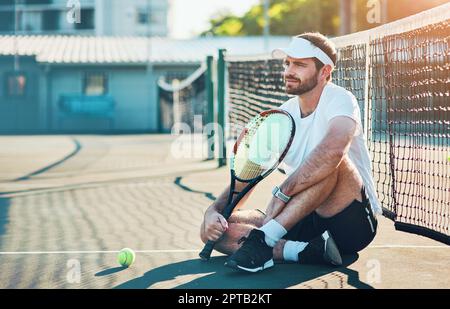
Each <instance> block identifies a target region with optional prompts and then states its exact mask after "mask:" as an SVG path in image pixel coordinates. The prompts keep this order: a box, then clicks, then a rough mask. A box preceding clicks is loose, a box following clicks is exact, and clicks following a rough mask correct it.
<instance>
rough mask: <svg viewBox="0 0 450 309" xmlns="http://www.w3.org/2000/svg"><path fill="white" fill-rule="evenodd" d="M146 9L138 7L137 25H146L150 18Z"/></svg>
mask: <svg viewBox="0 0 450 309" xmlns="http://www.w3.org/2000/svg"><path fill="white" fill-rule="evenodd" d="M149 15H150V14H149V12H148V9H145V8H139V9H137V12H136V18H137V23H138V24H139V25H147V24H148V23H149V20H150V16H149Z"/></svg>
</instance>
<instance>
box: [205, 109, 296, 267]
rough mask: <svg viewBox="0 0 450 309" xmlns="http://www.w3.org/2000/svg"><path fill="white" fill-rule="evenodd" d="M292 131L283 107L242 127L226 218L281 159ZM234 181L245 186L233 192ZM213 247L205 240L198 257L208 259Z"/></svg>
mask: <svg viewBox="0 0 450 309" xmlns="http://www.w3.org/2000/svg"><path fill="white" fill-rule="evenodd" d="M294 134H295V122H294V119H293V118H292V116H291V115H290V114H289V113H288V112H286V111H283V110H268V111H264V112H262V113H261V114H259V115H258V116H256V117H255V118H253V119H252V120H251V121H250V122H249V123H248V124H247V125H246V126H245V128H244V130H243V131H242V133H241V134H240V136H239V138H238V139H237V141H236V143H235V144H234V147H233V153H232V156H231V159H230V170H231V185H230V192H229V194H228V200H227V204H226V206H225V207H224V209H223V211H222V216H223V217H224V218H225V219H226V220H228V218H229V217H230V216H231V214H232V212H233V210H234V208H235V207H236V205H237V204H238V203H239V201H240V200H241V199H242V198H243V197H244V196H245V195H246V194H247V193H248V192H249V191H250V190H251V189H252V188H253V187H254V186H256V185H257V184H258V183H259V182H260V181H261V180H263V179H264V178H266V177H267V176H268V175H269V174H270V173H271V172H273V171H274V170H275V169H276V168H277V166H278V164H280V163H281V161H283V159H284V157H285V156H286V153H287V152H288V150H289V147H290V146H291V143H292V141H293V139H294ZM236 181H240V182H243V183H247V185H246V186H245V187H244V189H243V190H242V191H240V192H237V191H235V186H236ZM235 195H236V196H235ZM214 246H215V242H214V241H210V240H209V241H208V242H207V243H206V244H205V247H204V248H203V250H202V251H201V252H200V254H199V255H200V258H201V259H202V260H205V261H206V260H209V258H210V256H211V252H212V251H213V249H214Z"/></svg>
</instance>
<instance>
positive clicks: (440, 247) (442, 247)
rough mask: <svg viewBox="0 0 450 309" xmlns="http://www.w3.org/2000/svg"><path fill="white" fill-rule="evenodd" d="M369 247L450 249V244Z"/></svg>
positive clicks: (374, 247)
mask: <svg viewBox="0 0 450 309" xmlns="http://www.w3.org/2000/svg"><path fill="white" fill-rule="evenodd" d="M367 248H373V249H384V248H399V249H403V248H413V249H450V246H445V245H442V246H415V245H374V246H368V247H367Z"/></svg>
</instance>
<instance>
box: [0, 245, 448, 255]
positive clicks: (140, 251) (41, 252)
mask: <svg viewBox="0 0 450 309" xmlns="http://www.w3.org/2000/svg"><path fill="white" fill-rule="evenodd" d="M367 248H369V249H385V248H394V249H395V248H398V249H403V248H411V249H450V246H445V245H442V246H415V245H374V246H368V247H367ZM200 250H201V249H179V250H134V252H136V253H197V252H200ZM108 253H119V251H28V252H27V251H22V252H21V251H18V252H0V255H43V254H108Z"/></svg>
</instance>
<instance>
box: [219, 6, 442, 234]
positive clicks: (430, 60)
mask: <svg viewBox="0 0 450 309" xmlns="http://www.w3.org/2000/svg"><path fill="white" fill-rule="evenodd" d="M449 11H450V6H449V5H444V6H442V7H439V8H436V9H433V10H430V11H428V12H425V13H422V14H419V15H417V16H413V17H409V18H407V20H404V21H399V22H395V23H393V24H390V25H385V26H383V27H380V28H378V29H377V28H375V29H372V30H370V31H366V32H363V33H359V34H357V35H351V36H347V37H340V38H335V39H334V41H335V43H336V46H337V51H338V63H337V67H336V70H335V72H334V73H333V82H334V83H336V84H337V85H340V86H342V87H344V88H346V89H347V90H350V91H351V92H352V93H353V94H354V95H355V96H356V98H357V100H358V103H359V106H360V110H361V116H362V120H363V126H364V129H365V134H366V136H367V142H368V147H369V151H370V153H371V160H372V172H373V177H374V181H375V184H376V189H377V194H378V198H379V200H380V202H381V204H382V206H383V210H384V214H385V215H386V216H387V217H389V218H391V219H392V220H394V221H395V222H396V227H397V229H400V230H405V231H410V232H413V233H417V234H421V235H425V236H428V237H431V238H434V239H437V240H439V241H442V242H445V243H450V231H449V227H450V158H449V156H450V100H449V96H450V90H449V89H450V88H449V84H450V77H449V69H450V63H449V49H448V37H449V33H450V31H449V22H450V19H449V18H450V17H449V13H448V12H449ZM419 24H420V25H419ZM387 29H388V30H387ZM227 66H228V76H229V80H228V86H229V89H228V91H229V121H230V135H231V136H232V137H234V138H235V137H236V136H237V132H239V130H240V129H241V128H242V127H243V126H244V125H245V123H246V122H247V121H248V120H249V119H250V118H251V117H253V116H254V115H255V114H257V113H259V112H261V111H262V110H266V109H270V108H276V107H278V106H279V105H280V104H282V103H283V102H285V101H286V100H287V99H288V97H287V96H286V94H285V92H284V83H283V79H282V71H283V68H282V63H281V61H278V60H269V59H251V60H248V59H237V58H235V59H233V58H228V59H227Z"/></svg>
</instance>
